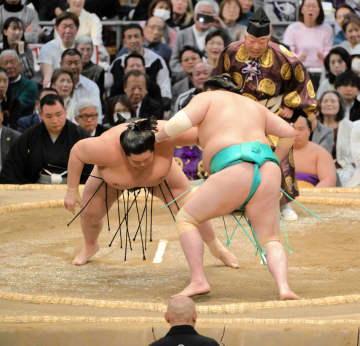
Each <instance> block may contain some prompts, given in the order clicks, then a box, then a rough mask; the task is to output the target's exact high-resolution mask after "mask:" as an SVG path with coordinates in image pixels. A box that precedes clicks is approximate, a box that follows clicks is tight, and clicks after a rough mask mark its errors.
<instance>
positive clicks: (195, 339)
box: [149, 296, 219, 346]
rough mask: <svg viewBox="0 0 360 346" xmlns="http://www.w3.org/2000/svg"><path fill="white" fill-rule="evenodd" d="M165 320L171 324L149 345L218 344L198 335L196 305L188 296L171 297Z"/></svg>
mask: <svg viewBox="0 0 360 346" xmlns="http://www.w3.org/2000/svg"><path fill="white" fill-rule="evenodd" d="M165 320H166V322H167V323H169V324H170V326H171V328H170V330H169V332H168V333H167V334H166V335H165V336H164V337H163V338H161V339H159V340H157V341H155V342H153V343H152V344H151V345H149V346H165V345H166V346H172V345H174V346H178V345H186V346H219V343H218V342H217V341H216V340H214V339H212V338H209V337H206V336H203V335H200V334H198V333H197V331H196V330H195V328H194V326H195V323H196V320H197V313H196V307H195V303H194V301H193V300H192V299H191V298H189V297H186V296H176V297H173V298H172V299H171V300H170V302H169V304H168V307H167V311H166V312H165Z"/></svg>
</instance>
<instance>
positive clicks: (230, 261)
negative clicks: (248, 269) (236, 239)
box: [218, 249, 240, 268]
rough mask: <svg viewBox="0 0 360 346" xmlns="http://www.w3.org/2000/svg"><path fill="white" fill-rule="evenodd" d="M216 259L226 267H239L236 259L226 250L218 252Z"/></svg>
mask: <svg viewBox="0 0 360 346" xmlns="http://www.w3.org/2000/svg"><path fill="white" fill-rule="evenodd" d="M218 259H219V260H220V261H221V262H223V263H224V264H225V265H226V266H228V267H231V268H239V267H240V265H239V261H238V259H237V257H236V256H235V255H234V254H233V253H231V252H230V251H229V250H227V249H224V251H221V252H220V254H219V257H218Z"/></svg>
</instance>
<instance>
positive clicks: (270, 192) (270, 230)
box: [245, 161, 281, 235]
mask: <svg viewBox="0 0 360 346" xmlns="http://www.w3.org/2000/svg"><path fill="white" fill-rule="evenodd" d="M260 175H261V183H260V185H259V187H258V189H257V190H256V192H255V194H254V196H253V198H252V199H251V200H250V201H249V203H248V204H247V206H246V209H245V211H246V215H247V217H248V218H249V220H250V221H251V223H252V225H253V227H254V230H255V232H256V233H257V234H258V235H262V234H263V233H264V234H266V235H269V234H276V233H277V232H278V231H279V222H280V221H279V220H280V219H279V213H280V211H279V200H280V184H281V171H280V168H279V167H278V166H277V165H276V164H275V163H274V162H269V161H268V162H266V163H264V164H263V165H262V166H261V168H260Z"/></svg>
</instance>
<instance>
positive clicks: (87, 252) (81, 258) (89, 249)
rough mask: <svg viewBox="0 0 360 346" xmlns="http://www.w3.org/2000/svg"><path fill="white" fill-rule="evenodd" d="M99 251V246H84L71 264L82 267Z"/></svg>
mask: <svg viewBox="0 0 360 346" xmlns="http://www.w3.org/2000/svg"><path fill="white" fill-rule="evenodd" d="M98 251H99V244H95V245H92V246H84V247H83V248H82V249H81V250H80V252H79V253H78V254H77V255H76V256H75V258H74V259H73V261H72V262H71V263H72V264H75V265H77V266H82V265H84V264H86V263H87V262H88V261H89V259H90V258H91V257H92V256H94V255H95V254H96V253H97V252H98Z"/></svg>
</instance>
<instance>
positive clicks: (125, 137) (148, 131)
mask: <svg viewBox="0 0 360 346" xmlns="http://www.w3.org/2000/svg"><path fill="white" fill-rule="evenodd" d="M156 126H157V121H156V119H155V118H149V119H142V120H137V121H133V122H131V123H129V124H128V125H127V129H126V130H125V131H124V132H122V133H121V135H120V144H121V146H122V148H123V150H124V152H125V155H126V156H130V155H131V154H135V155H138V154H142V153H144V152H146V151H148V150H150V151H152V152H153V151H154V147H155V132H156V131H157V127H156Z"/></svg>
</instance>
